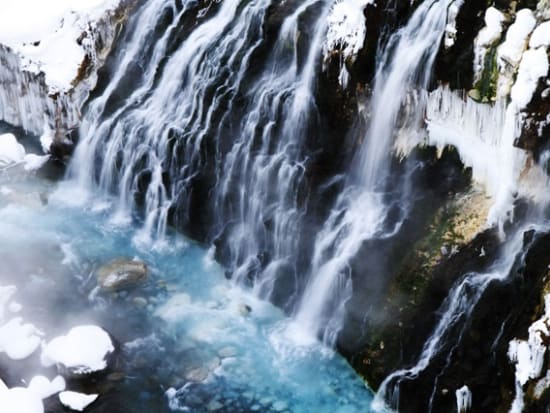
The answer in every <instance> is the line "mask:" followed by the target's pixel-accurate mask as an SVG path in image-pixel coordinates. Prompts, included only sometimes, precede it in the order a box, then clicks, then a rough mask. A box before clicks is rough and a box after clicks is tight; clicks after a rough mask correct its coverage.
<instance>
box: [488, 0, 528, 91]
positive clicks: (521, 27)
mask: <svg viewBox="0 0 550 413" xmlns="http://www.w3.org/2000/svg"><path fill="white" fill-rule="evenodd" d="M536 24H537V20H536V19H535V16H534V15H533V12H532V11H531V10H529V9H522V10H520V11H518V13H517V15H516V20H515V21H514V23H513V24H512V25H511V26H510V27H509V28H508V31H507V32H506V40H505V41H504V43H502V44H501V45H500V46H499V47H498V49H497V64H498V67H499V72H500V74H499V79H498V85H497V96H498V97H501V98H502V97H506V96H508V94H509V93H510V88H511V86H512V84H513V81H514V75H515V73H516V71H517V68H518V65H519V62H520V60H521V58H522V55H523V52H524V50H525V49H526V48H527V45H528V37H529V35H530V34H531V32H532V31H533V29H534V28H535V26H536Z"/></svg>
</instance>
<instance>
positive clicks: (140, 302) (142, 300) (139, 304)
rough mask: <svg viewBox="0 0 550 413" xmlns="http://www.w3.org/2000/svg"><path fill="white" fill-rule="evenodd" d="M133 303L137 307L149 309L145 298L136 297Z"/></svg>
mask: <svg viewBox="0 0 550 413" xmlns="http://www.w3.org/2000/svg"><path fill="white" fill-rule="evenodd" d="M132 302H133V303H134V304H135V306H136V307H140V308H143V307H147V299H145V298H143V297H135V298H134V299H133V300H132Z"/></svg>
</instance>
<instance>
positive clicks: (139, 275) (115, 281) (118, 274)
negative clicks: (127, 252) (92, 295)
mask: <svg viewBox="0 0 550 413" xmlns="http://www.w3.org/2000/svg"><path fill="white" fill-rule="evenodd" d="M148 273H149V271H148V268H147V265H146V264H145V263H144V262H142V261H137V260H130V259H128V258H117V259H115V260H113V261H110V262H108V263H107V264H105V265H103V266H101V267H100V268H99V269H98V270H97V271H96V277H97V281H98V283H99V285H100V287H101V289H103V290H105V291H120V290H124V289H129V288H133V287H136V286H137V285H139V284H141V283H142V282H144V281H145V280H146V279H147V276H148Z"/></svg>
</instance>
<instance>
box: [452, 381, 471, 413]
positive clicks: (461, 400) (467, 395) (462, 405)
mask: <svg viewBox="0 0 550 413" xmlns="http://www.w3.org/2000/svg"><path fill="white" fill-rule="evenodd" d="M455 395H456V410H457V412H458V413H466V412H467V411H468V410H470V408H471V407H472V392H471V391H470V389H469V388H468V386H466V385H464V386H462V387H461V388H460V389H458V390H456V391H455Z"/></svg>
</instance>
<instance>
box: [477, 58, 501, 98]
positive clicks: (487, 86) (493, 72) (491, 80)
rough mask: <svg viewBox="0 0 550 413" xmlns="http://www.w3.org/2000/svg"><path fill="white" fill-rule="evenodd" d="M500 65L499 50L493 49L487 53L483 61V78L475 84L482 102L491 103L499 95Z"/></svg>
mask: <svg viewBox="0 0 550 413" xmlns="http://www.w3.org/2000/svg"><path fill="white" fill-rule="evenodd" d="M497 82H498V65H497V48H496V47H492V48H490V49H489V50H488V51H487V54H486V55H485V59H484V61H483V71H482V72H481V78H480V79H479V81H478V82H477V83H476V84H475V86H474V87H475V89H476V90H477V91H478V92H479V94H478V96H479V99H478V100H479V101H480V102H491V101H493V100H494V99H495V98H496V95H497Z"/></svg>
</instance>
